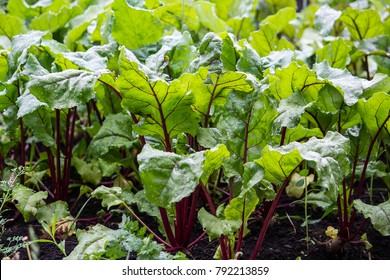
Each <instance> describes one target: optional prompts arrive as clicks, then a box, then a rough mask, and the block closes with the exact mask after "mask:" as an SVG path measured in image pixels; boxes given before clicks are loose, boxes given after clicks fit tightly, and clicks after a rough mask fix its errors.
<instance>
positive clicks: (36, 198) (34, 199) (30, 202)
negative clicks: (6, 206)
mask: <svg viewBox="0 0 390 280" xmlns="http://www.w3.org/2000/svg"><path fill="white" fill-rule="evenodd" d="M47 196H48V194H47V192H42V191H39V192H34V191H33V190H31V189H30V188H27V187H24V186H21V185H19V186H16V187H15V188H14V189H13V190H12V198H13V200H14V201H17V204H16V208H17V209H18V210H19V211H20V213H22V215H23V218H24V221H26V222H27V221H28V220H29V218H30V216H35V215H36V214H37V212H38V209H39V208H40V207H42V206H44V205H45V202H44V199H46V198H47Z"/></svg>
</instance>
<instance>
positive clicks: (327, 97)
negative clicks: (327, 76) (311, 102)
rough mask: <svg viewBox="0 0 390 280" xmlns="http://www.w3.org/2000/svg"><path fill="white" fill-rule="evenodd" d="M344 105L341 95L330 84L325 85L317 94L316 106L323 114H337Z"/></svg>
mask: <svg viewBox="0 0 390 280" xmlns="http://www.w3.org/2000/svg"><path fill="white" fill-rule="evenodd" d="M343 103H344V98H343V95H342V94H341V93H340V91H339V90H338V89H337V88H335V87H334V86H332V85H330V84H326V85H325V86H324V87H323V88H322V89H321V90H320V91H319V93H318V102H317V106H318V108H319V109H320V110H321V111H322V112H323V113H332V114H335V113H337V112H338V111H339V110H340V109H341V106H342V105H343Z"/></svg>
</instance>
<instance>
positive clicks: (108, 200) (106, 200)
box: [91, 186, 124, 209]
mask: <svg viewBox="0 0 390 280" xmlns="http://www.w3.org/2000/svg"><path fill="white" fill-rule="evenodd" d="M91 195H92V197H95V198H98V199H101V200H102V206H103V207H107V208H108V209H110V208H111V207H112V206H117V205H121V204H122V203H124V201H123V199H122V189H121V188H120V187H111V188H108V187H105V186H100V187H97V188H96V189H95V190H94V191H93V192H92V194H91Z"/></svg>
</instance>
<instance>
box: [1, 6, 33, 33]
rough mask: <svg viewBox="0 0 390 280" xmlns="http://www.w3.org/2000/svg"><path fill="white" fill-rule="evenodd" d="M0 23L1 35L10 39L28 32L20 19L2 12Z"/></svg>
mask: <svg viewBox="0 0 390 280" xmlns="http://www.w3.org/2000/svg"><path fill="white" fill-rule="evenodd" d="M0 22H1V25H0V35H5V36H7V37H8V38H9V39H12V37H14V36H15V35H19V34H21V33H26V32H27V28H26V26H25V25H24V24H23V21H22V20H21V19H20V18H18V17H15V16H12V15H9V14H3V13H1V12H0Z"/></svg>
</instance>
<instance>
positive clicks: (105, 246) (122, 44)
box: [0, 0, 390, 259]
mask: <svg viewBox="0 0 390 280" xmlns="http://www.w3.org/2000/svg"><path fill="white" fill-rule="evenodd" d="M49 2H50V3H49ZM312 2H313V3H312V4H310V5H307V3H306V1H305V5H304V6H305V9H304V10H302V11H300V12H297V5H296V2H295V1H227V2H224V1H125V0H115V1H99V0H97V1H89V2H88V1H65V2H64V3H63V4H59V3H57V1H52V2H51V1H48V3H46V2H45V3H43V2H41V1H38V2H37V3H35V4H34V5H30V4H26V3H24V2H23V3H21V1H17V0H11V1H9V2H8V5H7V8H6V9H5V10H4V11H1V12H0V20H1V22H2V26H4V27H3V28H2V29H0V35H1V37H0V39H1V40H0V46H1V48H0V65H1V69H0V111H1V118H0V121H1V123H0V124H1V125H0V171H1V173H0V176H1V179H3V180H7V178H8V177H9V176H10V175H9V174H10V170H11V169H12V168H15V167H17V166H24V167H25V168H26V169H25V170H26V172H25V174H23V176H22V177H21V178H20V185H19V186H18V188H17V190H15V191H14V192H13V193H12V199H13V202H14V204H15V207H16V209H17V210H18V211H19V212H20V213H21V215H22V216H23V218H24V219H25V221H28V220H29V219H32V218H33V217H34V218H35V219H37V220H38V222H39V223H40V224H41V225H42V227H43V228H44V229H45V231H46V232H47V233H49V237H50V239H51V241H50V242H53V243H55V244H56V245H57V247H58V248H59V249H60V250H61V251H62V252H63V253H64V255H67V253H66V250H65V242H63V243H62V242H61V241H60V242H58V240H57V239H58V238H57V237H58V235H56V228H57V223H58V222H59V221H60V222H61V221H62V222H64V223H69V227H68V230H67V236H68V235H69V234H70V233H71V232H73V229H74V227H75V228H76V229H77V225H78V222H80V220H78V215H76V217H72V216H71V215H70V212H72V210H73V209H76V208H77V207H78V203H79V200H80V198H81V197H82V196H84V195H87V196H88V195H91V196H92V197H93V198H95V199H99V200H101V204H102V207H104V208H105V209H107V211H112V213H118V212H120V213H122V214H124V216H123V218H122V223H121V224H120V227H119V229H118V230H114V229H111V228H109V227H107V226H106V225H102V224H97V225H94V226H93V227H91V228H90V229H89V230H76V234H77V237H78V242H79V245H78V246H77V247H76V248H75V249H74V251H73V252H71V253H70V254H69V255H68V256H67V258H68V259H83V258H89V259H104V258H110V259H116V258H129V257H130V253H131V252H137V254H138V255H137V256H138V258H139V259H150V258H158V259H174V258H182V257H183V255H182V254H181V253H179V254H177V255H171V254H169V253H175V252H178V251H181V252H183V253H185V254H187V256H189V257H190V256H191V249H192V248H193V246H195V245H196V244H198V243H199V242H200V241H201V240H203V239H204V238H208V240H209V242H212V241H213V240H218V246H217V248H216V250H215V255H214V257H215V258H217V259H239V258H243V255H245V256H247V257H248V258H250V259H256V258H257V257H258V255H259V253H260V254H261V251H260V250H261V248H262V245H263V241H264V238H265V235H266V233H267V230H268V227H269V225H270V223H271V221H272V220H273V218H274V216H275V212H276V208H277V207H278V205H279V204H280V201H281V199H283V198H284V196H285V195H286V194H285V193H286V192H287V194H288V195H289V196H293V197H295V198H297V199H296V200H295V203H300V202H303V203H304V204H305V214H304V215H305V220H306V223H305V224H306V227H307V228H306V230H307V235H309V223H315V222H318V220H314V219H312V218H311V217H309V216H308V208H309V207H312V208H320V209H322V210H321V211H323V218H324V217H326V216H327V215H337V217H338V223H339V228H338V230H339V231H338V232H337V233H336V232H335V231H332V232H331V233H329V235H330V236H332V238H333V239H334V240H337V242H336V243H337V244H338V245H344V244H345V243H358V242H362V240H363V239H364V237H362V234H363V233H364V226H365V225H366V223H367V219H368V218H370V219H371V222H372V224H373V226H374V228H375V229H377V230H378V231H379V232H380V233H381V234H383V235H386V236H387V235H389V217H390V210H389V206H388V205H389V203H388V201H387V200H388V197H387V198H386V199H385V201H383V202H381V203H379V204H375V203H374V202H373V201H367V200H366V199H365V198H364V196H363V193H364V191H365V188H366V184H367V182H371V186H370V188H369V191H371V194H372V191H373V190H374V189H375V184H376V183H377V182H380V183H381V184H383V185H386V184H387V188H388V187H389V185H388V184H389V181H388V178H389V176H388V175H389V167H388V163H389V144H390V143H389V123H390V121H389V119H390V96H389V90H390V78H389V76H388V75H389V71H388V69H389V68H388V66H389V59H390V56H389V48H388V45H389V44H388V42H389V36H390V33H389V32H390V29H389V16H388V7H387V6H386V5H385V4H382V3H381V2H380V1H366V2H364V3H362V1H357V2H352V3H349V2H348V1H345V2H342V3H338V4H337V5H336V4H334V3H333V1H328V2H329V4H330V5H320V4H318V3H317V1H312ZM322 2H323V1H321V3H322ZM347 2H348V3H347ZM371 2H372V3H371ZM3 23H4V24H3ZM75 193H76V195H75ZM385 193H386V195H387V196H388V189H387V190H385ZM302 195H304V198H303V199H302V200H299V199H300V197H302ZM69 196H76V197H77V199H76V201H75V202H73V205H70V207H68V204H67V203H70V199H69ZM48 198H49V199H48ZM89 201H90V200H88V202H89ZM88 202H87V203H86V204H85V205H84V206H83V207H82V210H83V209H85V208H86V207H89V206H88ZM68 209H70V210H68ZM256 213H261V216H262V219H261V220H262V222H261V224H260V226H259V228H260V229H259V230H258V232H253V230H252V232H251V234H255V235H256V236H258V238H257V242H256V244H255V246H254V247H253V248H247V247H245V242H244V241H245V238H246V236H248V233H249V232H250V227H249V223H250V222H251V221H253V220H255V219H254V216H256V215H257V214H256ZM111 216H112V215H111V214H109V215H108V216H106V217H111ZM105 221H107V220H105ZM150 221H152V222H150ZM201 229H203V230H201ZM307 237H308V236H307ZM66 238H67V237H66ZM152 239H154V240H152ZM98 240H100V242H98ZM38 241H39V240H38ZM38 241H37V242H38ZM156 242H157V243H156ZM163 251H165V252H163ZM248 251H250V252H249V253H248Z"/></svg>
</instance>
